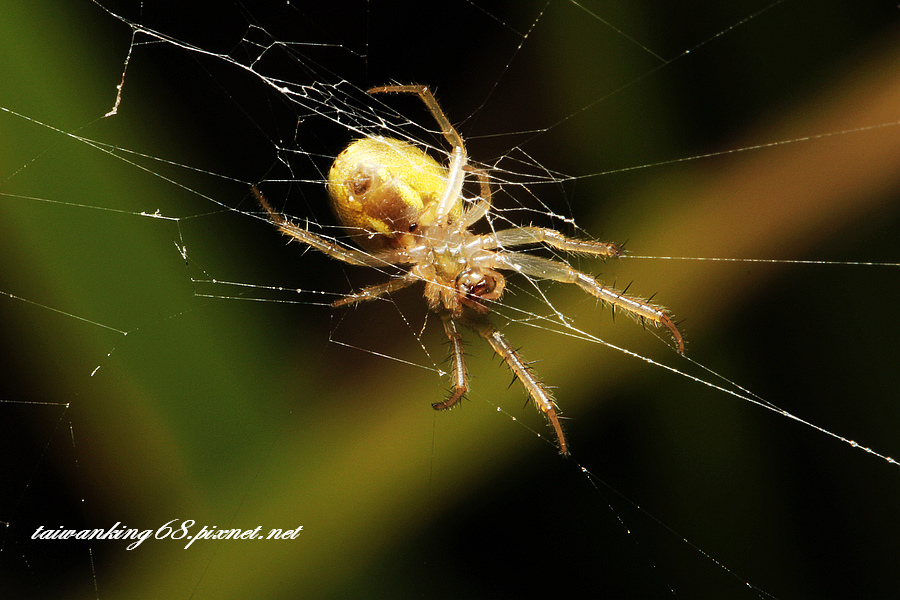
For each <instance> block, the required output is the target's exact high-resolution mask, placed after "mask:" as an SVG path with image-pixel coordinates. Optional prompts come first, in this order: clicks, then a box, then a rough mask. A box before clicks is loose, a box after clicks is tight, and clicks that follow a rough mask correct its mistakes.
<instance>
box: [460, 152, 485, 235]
mask: <svg viewBox="0 0 900 600" xmlns="http://www.w3.org/2000/svg"><path fill="white" fill-rule="evenodd" d="M465 170H466V171H468V172H470V173H474V174H475V177H477V178H478V183H479V185H480V186H481V198H480V199H479V200H478V201H477V202H475V203H474V204H473V205H472V207H471V208H469V210H467V211H466V214H465V215H463V218H462V219H460V220H459V223H458V224H456V230H457V231H465V230H466V229H468V228H469V227H471V226H472V225H474V224H475V223H477V222H478V221H479V220H481V218H482V217H484V215H486V214H487V212H488V211H489V210H490V209H491V184H490V180H489V179H488V175H487V172H486V171H485V170H484V169H479V168H478V167H473V166H471V165H466V166H465Z"/></svg>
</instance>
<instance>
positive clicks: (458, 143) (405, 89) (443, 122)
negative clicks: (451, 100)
mask: <svg viewBox="0 0 900 600" xmlns="http://www.w3.org/2000/svg"><path fill="white" fill-rule="evenodd" d="M366 92H367V93H369V94H385V93H387V94H418V96H419V98H421V99H422V102H424V103H425V106H427V107H428V110H429V111H430V112H431V116H432V117H434V120H435V121H437V122H438V125H440V126H441V133H442V134H444V137H445V138H446V139H447V142H448V143H449V144H450V146H452V147H453V148H462V149H463V152H465V146H464V145H463V141H462V137H461V136H460V135H459V133H458V132H457V131H456V129H454V127H453V125H451V124H450V119H448V118H447V115H445V114H444V111H443V109H441V105H440V104H438V101H437V98H435V97H434V94H432V93H431V90H430V89H428V86H427V85H382V86H379V87H373V88H372V89H369V90H366Z"/></svg>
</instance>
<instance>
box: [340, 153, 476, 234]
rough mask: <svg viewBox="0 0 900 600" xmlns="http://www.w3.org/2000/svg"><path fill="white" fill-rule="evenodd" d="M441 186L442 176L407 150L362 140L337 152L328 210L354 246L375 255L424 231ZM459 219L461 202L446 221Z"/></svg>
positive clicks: (433, 163) (424, 156)
mask: <svg viewBox="0 0 900 600" xmlns="http://www.w3.org/2000/svg"><path fill="white" fill-rule="evenodd" d="M446 185H447V170H446V169H445V168H444V167H442V166H441V165H440V164H438V162H437V161H436V160H434V159H433V158H431V157H430V156H428V155H427V154H425V152H423V151H422V150H420V149H419V148H418V147H416V146H414V145H413V144H410V143H407V142H403V141H401V140H396V139H393V138H386V137H381V136H378V137H369V138H362V139H359V140H356V141H354V142H352V143H351V144H350V145H349V146H347V148H345V149H344V151H343V152H341V153H340V154H339V155H338V156H337V158H335V159H334V163H333V164H332V165H331V170H330V171H329V173H328V195H329V197H330V198H331V208H332V209H333V210H334V213H335V214H336V215H337V217H338V219H339V220H340V221H341V224H342V225H343V226H344V228H346V229H347V231H348V233H349V234H350V235H351V236H353V237H354V239H355V240H356V241H357V242H358V243H359V245H360V246H362V247H363V248H365V249H367V250H371V251H378V250H387V249H390V248H397V247H400V246H402V245H405V243H406V241H405V240H406V238H407V236H408V235H409V234H411V233H413V232H415V231H416V230H417V229H419V228H420V227H429V226H431V225H433V224H434V222H435V220H436V217H437V216H436V215H435V214H434V213H435V209H436V208H437V203H438V201H439V200H440V198H441V195H442V193H443V192H444V188H445V187H446ZM461 214H462V201H461V200H457V202H456V204H455V205H454V207H453V209H452V210H451V211H450V220H451V221H453V220H455V219H457V218H458V217H459V216H460V215H461Z"/></svg>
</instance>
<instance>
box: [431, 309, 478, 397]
mask: <svg viewBox="0 0 900 600" xmlns="http://www.w3.org/2000/svg"><path fill="white" fill-rule="evenodd" d="M441 321H443V322H444V333H446V334H447V339H448V340H450V371H451V376H452V378H453V392H452V393H451V394H450V396H449V397H448V398H447V399H446V400H444V401H443V402H435V403H434V404H432V405H431V406H432V407H433V408H434V410H447V409H448V408H450V407H451V406H453V405H454V404H456V403H457V402H459V400H460V399H461V398H462V397H463V395H464V394H465V393H466V391H468V389H469V384H468V378H469V377H468V372H467V371H466V359H465V355H464V354H463V342H462V334H461V333H460V332H459V328H457V326H456V321H454V320H453V317H451V316H450V314H449V313H447V312H441Z"/></svg>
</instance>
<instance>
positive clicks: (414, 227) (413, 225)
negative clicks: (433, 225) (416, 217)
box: [409, 223, 419, 233]
mask: <svg viewBox="0 0 900 600" xmlns="http://www.w3.org/2000/svg"><path fill="white" fill-rule="evenodd" d="M418 229H419V224H418V223H410V225H409V232H410V233H415V232H416V231H417V230H418Z"/></svg>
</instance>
